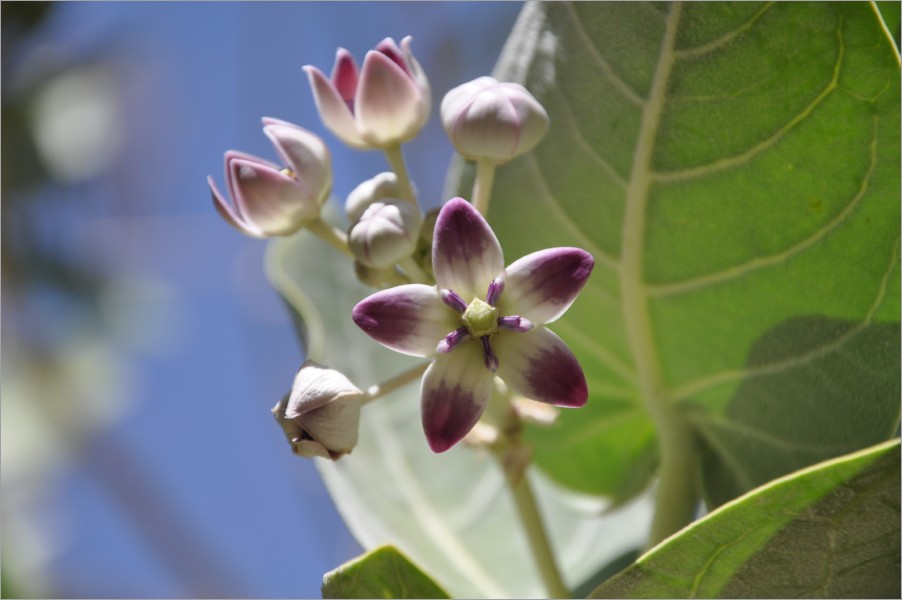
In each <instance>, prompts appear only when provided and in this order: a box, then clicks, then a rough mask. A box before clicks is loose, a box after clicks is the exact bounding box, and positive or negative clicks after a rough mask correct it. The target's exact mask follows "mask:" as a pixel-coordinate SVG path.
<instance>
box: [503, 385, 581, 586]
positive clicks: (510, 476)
mask: <svg viewBox="0 0 902 600" xmlns="http://www.w3.org/2000/svg"><path fill="white" fill-rule="evenodd" d="M497 382H498V380H496V383H497ZM498 392H500V393H496V394H492V400H491V401H490V402H489V407H488V408H487V411H486V412H487V413H489V414H491V415H493V416H494V418H495V419H497V420H499V421H500V423H499V425H500V427H499V433H500V435H501V439H500V440H499V442H498V443H497V444H496V445H494V446H493V454H494V455H495V458H496V459H498V464H499V466H500V467H501V470H502V471H503V472H504V480H505V481H506V482H507V485H508V488H510V491H511V494H512V495H513V497H514V506H516V508H517V516H518V517H519V519H520V524H521V525H522V527H523V532H524V533H525V534H526V539H527V540H528V541H529V548H530V550H531V551H532V555H533V558H534V559H535V562H536V566H538V568H539V575H540V576H541V577H542V581H543V582H544V583H545V588H546V589H547V591H548V594H549V597H551V598H570V597H571V594H570V591H569V590H568V589H567V586H566V584H564V579H563V577H561V572H560V570H559V569H558V565H557V561H556V560H555V557H554V550H553V549H552V547H551V540H550V539H549V537H548V533H547V531H546V529H545V524H544V522H543V521H542V515H541V513H540V512H539V505H538V503H537V502H536V497H535V494H534V493H533V490H532V486H531V485H530V484H529V479H528V478H527V477H526V471H527V469H528V468H529V462H530V448H529V446H527V445H526V444H524V443H523V442H522V441H521V439H520V433H521V431H522V430H523V423H522V421H521V420H520V416H519V415H518V414H517V412H516V411H515V410H514V409H513V406H512V405H511V398H510V393H509V392H508V391H507V388H506V387H505V386H499V387H498ZM499 401H503V403H502V402H499Z"/></svg>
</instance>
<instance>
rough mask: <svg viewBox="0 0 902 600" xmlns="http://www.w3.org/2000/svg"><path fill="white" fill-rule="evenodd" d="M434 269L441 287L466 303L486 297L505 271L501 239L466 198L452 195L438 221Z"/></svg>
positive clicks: (433, 252)
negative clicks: (491, 283)
mask: <svg viewBox="0 0 902 600" xmlns="http://www.w3.org/2000/svg"><path fill="white" fill-rule="evenodd" d="M434 235H435V239H434V242H433V246H432V268H433V272H434V273H435V280H436V283H437V284H438V287H440V288H445V289H450V290H452V291H454V292H456V293H457V295H459V296H460V297H461V298H463V299H464V301H465V302H471V301H472V300H473V298H484V297H485V294H486V291H487V290H488V287H489V283H490V282H491V281H492V280H493V279H494V278H495V277H497V276H498V275H500V274H501V273H502V271H503V270H504V255H503V254H502V252H501V245H500V244H499V243H498V238H496V237H495V233H494V232H493V231H492V228H491V227H489V224H488V223H487V222H486V220H485V219H484V218H483V217H482V215H480V214H479V211H477V210H476V209H475V208H473V206H472V205H471V204H470V203H469V202H467V201H466V200H464V199H463V198H452V199H451V200H448V202H447V203H445V205H444V206H443V207H442V210H441V212H439V215H438V219H437V220H436V222H435V234H434Z"/></svg>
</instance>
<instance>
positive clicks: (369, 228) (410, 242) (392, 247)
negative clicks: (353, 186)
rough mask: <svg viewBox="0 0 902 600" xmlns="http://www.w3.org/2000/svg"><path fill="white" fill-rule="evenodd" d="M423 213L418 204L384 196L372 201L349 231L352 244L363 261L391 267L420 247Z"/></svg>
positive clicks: (380, 266) (374, 266)
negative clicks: (387, 198) (417, 246)
mask: <svg viewBox="0 0 902 600" xmlns="http://www.w3.org/2000/svg"><path fill="white" fill-rule="evenodd" d="M421 221H422V216H421V215H420V209H419V207H417V206H416V205H415V204H412V203H410V202H406V201H404V200H384V201H380V202H374V203H373V204H370V205H369V206H368V207H367V209H366V210H365V211H363V214H362V215H361V216H360V220H359V221H358V222H357V224H356V225H354V227H352V228H351V232H350V234H348V247H349V248H350V249H351V252H352V253H353V254H354V256H355V257H356V258H357V260H359V261H360V262H361V263H362V264H363V265H365V266H367V267H371V268H374V269H387V268H389V267H391V266H392V265H394V264H395V263H396V262H397V261H399V260H401V259H402V258H406V257H408V256H410V255H411V254H412V253H413V251H414V250H415V249H416V245H417V238H418V236H419V233H420V223H421Z"/></svg>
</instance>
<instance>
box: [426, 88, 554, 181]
mask: <svg viewBox="0 0 902 600" xmlns="http://www.w3.org/2000/svg"><path fill="white" fill-rule="evenodd" d="M441 113H442V115H441V116H442V125H443V126H444V127H445V132H446V133H447V134H448V137H450V138H451V143H453V144H454V147H455V148H456V149H457V151H458V152H459V153H460V154H462V155H463V156H464V157H465V158H468V159H480V158H484V159H489V160H492V161H494V162H495V163H498V164H500V163H503V162H507V161H509V160H510V159H512V158H514V157H516V156H519V155H521V154H524V153H525V152H529V151H530V150H532V149H533V148H534V147H535V145H536V144H538V143H539V141H540V140H541V139H542V137H544V136H545V133H546V132H547V131H548V113H546V112H545V109H544V108H542V105H541V104H539V102H538V101H537V100H536V99H535V98H534V97H533V95H532V94H530V93H529V92H528V91H527V90H526V88H524V87H523V86H522V85H520V84H518V83H503V82H502V83H500V82H498V81H496V80H495V79H493V78H492V77H479V78H478V79H474V80H473V81H470V82H469V83H465V84H463V85H460V86H458V87H456V88H454V89H453V90H451V91H450V92H448V93H447V94H445V97H444V99H443V100H442V106H441Z"/></svg>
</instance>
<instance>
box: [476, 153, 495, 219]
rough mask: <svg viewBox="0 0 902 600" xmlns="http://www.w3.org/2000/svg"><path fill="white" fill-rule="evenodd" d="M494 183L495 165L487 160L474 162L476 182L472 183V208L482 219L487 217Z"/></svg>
mask: <svg viewBox="0 0 902 600" xmlns="http://www.w3.org/2000/svg"><path fill="white" fill-rule="evenodd" d="M494 182H495V163H494V162H493V161H492V160H491V159H488V158H480V159H477V160H476V180H475V181H474V182H473V199H472V202H473V206H475V207H476V210H478V211H479V214H481V215H482V216H483V217H488V216H489V200H491V198H492V184H493V183H494Z"/></svg>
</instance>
